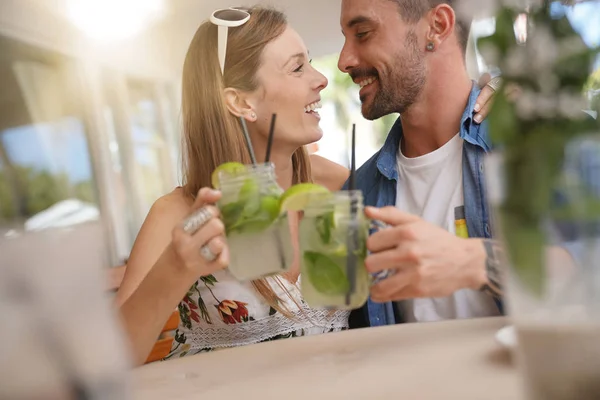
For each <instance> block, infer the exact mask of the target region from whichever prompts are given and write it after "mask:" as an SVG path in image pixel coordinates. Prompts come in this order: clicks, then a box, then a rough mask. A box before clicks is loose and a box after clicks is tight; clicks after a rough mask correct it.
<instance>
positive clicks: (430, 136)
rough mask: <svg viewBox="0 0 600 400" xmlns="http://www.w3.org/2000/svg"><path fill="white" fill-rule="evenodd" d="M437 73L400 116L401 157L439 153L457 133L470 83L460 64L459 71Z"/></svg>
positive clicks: (449, 70)
mask: <svg viewBox="0 0 600 400" xmlns="http://www.w3.org/2000/svg"><path fill="white" fill-rule="evenodd" d="M448 64H450V63H448ZM450 65H451V64H450ZM438 69H439V70H440V73H439V74H436V75H433V74H432V75H431V76H430V77H429V78H428V81H427V84H426V85H425V87H424V88H423V92H422V93H421V96H420V98H419V100H418V101H417V102H416V103H415V104H413V105H412V106H411V107H410V109H409V110H407V111H406V112H404V113H402V119H401V121H402V132H403V139H402V153H403V154H404V155H405V156H406V157H419V156H422V155H425V154H428V153H431V152H432V151H435V150H437V149H439V148H440V147H442V146H443V145H444V144H446V143H447V142H448V141H449V140H450V139H452V138H453V137H454V136H455V135H456V133H458V131H459V129H460V120H461V118H462V115H463V114H464V111H465V106H466V105H467V102H468V100H469V95H470V93H471V87H472V83H471V80H470V79H469V77H468V75H467V72H466V70H465V68H464V66H463V64H460V68H453V67H452V66H451V67H449V68H448V67H446V68H444V67H442V68H438Z"/></svg>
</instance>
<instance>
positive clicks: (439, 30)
mask: <svg viewBox="0 0 600 400" xmlns="http://www.w3.org/2000/svg"><path fill="white" fill-rule="evenodd" d="M428 22H429V31H428V32H427V38H426V40H427V43H433V46H434V48H435V49H437V48H438V47H439V46H440V45H441V44H442V43H443V42H444V41H446V39H448V38H449V37H450V36H451V35H452V33H453V32H454V29H455V25H456V15H455V14H454V10H453V9H452V7H450V6H449V5H448V4H445V3H442V4H440V5H438V6H436V7H435V8H433V9H432V10H431V11H430V13H429V21H428Z"/></svg>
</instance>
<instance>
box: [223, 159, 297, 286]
mask: <svg viewBox="0 0 600 400" xmlns="http://www.w3.org/2000/svg"><path fill="white" fill-rule="evenodd" d="M215 172H217V174H216V175H217V178H218V179H217V182H213V184H214V185H215V187H216V188H218V189H219V190H220V191H221V193H222V197H221V200H220V201H219V203H218V206H219V209H220V210H221V217H222V218H223V222H224V224H225V231H226V235H227V244H228V246H229V259H230V262H229V271H230V272H231V274H232V275H233V276H234V277H235V278H236V279H238V280H240V281H248V280H253V279H258V278H261V277H265V276H269V275H275V274H280V273H282V272H285V271H286V270H287V269H288V268H289V267H290V266H291V264H292V261H293V249H292V247H291V237H290V236H291V235H290V229H289V224H288V219H287V214H285V213H281V212H280V204H279V203H280V197H281V194H282V192H283V190H282V189H281V188H280V187H279V185H278V184H277V181H276V179H275V167H274V165H273V164H260V165H242V164H237V163H228V164H224V166H221V167H219V168H218V169H217V170H216V171H215Z"/></svg>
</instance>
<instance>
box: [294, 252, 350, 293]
mask: <svg viewBox="0 0 600 400" xmlns="http://www.w3.org/2000/svg"><path fill="white" fill-rule="evenodd" d="M303 258H304V263H305V266H306V273H307V275H308V280H309V282H310V284H311V285H312V286H313V287H314V288H315V290H316V291H318V292H319V293H322V294H324V295H327V296H339V295H343V294H346V293H347V292H348V289H350V282H348V278H346V274H345V273H344V271H343V270H342V267H340V266H339V265H338V264H336V263H335V262H334V261H333V260H332V259H331V258H329V257H327V256H326V255H323V254H321V253H316V252H313V251H305V252H304V257H303Z"/></svg>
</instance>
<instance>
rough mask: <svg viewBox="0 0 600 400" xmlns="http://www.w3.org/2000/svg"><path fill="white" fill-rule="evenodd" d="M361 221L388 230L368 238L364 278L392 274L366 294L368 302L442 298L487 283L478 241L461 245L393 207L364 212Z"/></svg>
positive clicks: (480, 244)
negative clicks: (370, 221) (371, 221)
mask: <svg viewBox="0 0 600 400" xmlns="http://www.w3.org/2000/svg"><path fill="white" fill-rule="evenodd" d="M365 213H366V215H367V217H369V218H371V219H374V220H379V221H381V222H385V223H386V224H388V225H390V227H389V228H385V229H382V230H380V231H379V232H377V233H375V234H373V235H371V236H370V237H369V239H368V241H367V249H368V250H369V251H370V252H371V254H370V255H369V256H368V257H367V259H366V267H367V270H368V271H369V272H370V273H377V272H379V271H382V270H386V269H390V270H394V275H392V276H391V277H389V278H387V279H385V280H383V281H381V282H380V283H378V284H376V285H375V286H373V287H372V288H371V298H372V299H373V300H374V301H378V302H386V301H391V300H394V301H395V300H404V299H412V298H420V297H445V296H449V295H451V294H452V293H454V292H455V291H457V290H459V289H464V288H469V289H475V290H479V289H480V288H481V287H482V286H483V285H484V284H485V283H487V278H486V270H485V259H486V253H485V249H484V246H483V245H482V241H481V239H463V238H459V237H457V236H455V235H452V234H451V233H450V232H448V231H446V230H444V229H442V228H440V227H438V226H435V225H433V224H431V223H429V222H426V221H425V220H423V219H421V218H419V217H417V216H415V215H411V214H407V213H405V212H402V211H400V210H398V209H397V208H395V207H385V208H381V209H377V208H373V207H367V208H366V210H365Z"/></svg>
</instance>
